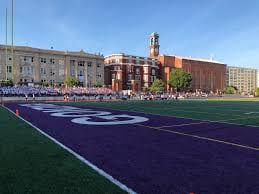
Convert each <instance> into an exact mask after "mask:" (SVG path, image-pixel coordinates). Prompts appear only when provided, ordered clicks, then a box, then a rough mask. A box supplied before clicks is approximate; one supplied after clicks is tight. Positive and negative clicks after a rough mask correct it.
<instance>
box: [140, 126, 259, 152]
mask: <svg viewBox="0 0 259 194" xmlns="http://www.w3.org/2000/svg"><path fill="white" fill-rule="evenodd" d="M135 125H137V126H141V127H146V128H150V129H155V130H158V131H163V132H168V133H173V134H177V135H182V136H187V137H192V138H196V139H202V140H206V141H212V142H216V143H222V144H226V145H231V146H236V147H240V148H245V149H249V150H254V151H259V148H257V147H250V146H246V145H242V144H237V143H232V142H227V141H222V140H218V139H213V138H208V137H202V136H198V135H191V134H188V133H182V132H177V131H173V130H167V129H161V128H157V127H152V126H147V125H146V126H145V125H139V124H135Z"/></svg>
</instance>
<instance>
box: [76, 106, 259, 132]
mask: <svg viewBox="0 0 259 194" xmlns="http://www.w3.org/2000/svg"><path fill="white" fill-rule="evenodd" d="M79 106H85V105H79ZM86 107H87V105H86ZM89 107H94V108H97V109H101V108H102V109H108V110H115V111H124V112H135V113H142V114H147V115H157V116H162V117H171V118H180V119H190V120H193V121H201V122H202V121H204V122H206V121H207V122H210V123H221V124H230V125H235V126H246V127H253V128H259V126H256V125H244V124H239V123H229V122H225V121H220V120H218V121H213V120H208V119H195V118H190V117H180V116H173V115H162V114H158V113H148V112H143V111H134V110H125V109H114V108H109V107H97V106H91V105H89Z"/></svg>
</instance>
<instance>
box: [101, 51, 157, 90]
mask: <svg viewBox="0 0 259 194" xmlns="http://www.w3.org/2000/svg"><path fill="white" fill-rule="evenodd" d="M104 63H105V83H106V85H109V86H111V88H112V89H113V90H114V91H122V90H132V91H133V92H140V91H142V90H143V88H148V87H150V86H151V84H152V83H153V81H154V80H155V79H157V77H158V73H159V68H158V61H157V60H156V59H154V58H147V57H138V56H133V55H126V54H112V55H109V56H107V57H105V62H104Z"/></svg>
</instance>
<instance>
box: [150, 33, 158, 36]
mask: <svg viewBox="0 0 259 194" xmlns="http://www.w3.org/2000/svg"><path fill="white" fill-rule="evenodd" d="M151 36H159V34H158V33H157V32H153V33H152V34H151Z"/></svg>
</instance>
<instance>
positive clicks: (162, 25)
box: [0, 0, 259, 68]
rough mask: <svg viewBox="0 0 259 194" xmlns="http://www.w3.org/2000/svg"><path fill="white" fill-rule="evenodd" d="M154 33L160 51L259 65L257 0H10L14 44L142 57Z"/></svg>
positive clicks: (0, 20) (5, 1)
mask: <svg viewBox="0 0 259 194" xmlns="http://www.w3.org/2000/svg"><path fill="white" fill-rule="evenodd" d="M6 7H8V8H9V10H10V8H11V1H10V0H0V44H4V43H5V8H6ZM154 31H156V32H158V33H159V34H160V44H161V51H160V52H161V53H163V54H176V55H180V56H192V57H198V58H209V57H210V55H211V54H213V55H214V58H215V59H216V60H219V61H222V62H225V63H227V64H231V65H237V66H245V67H257V68H259V1H258V0H249V1H244V0H157V1H155V0H91V1H90V0H15V44H17V45H28V46H33V47H39V48H50V47H51V46H53V47H54V49H59V50H80V49H83V50H85V51H87V52H91V53H98V52H100V53H103V54H104V55H108V54H112V53H120V52H124V53H128V54H134V55H140V56H147V55H148V36H149V34H150V33H152V32H154Z"/></svg>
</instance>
